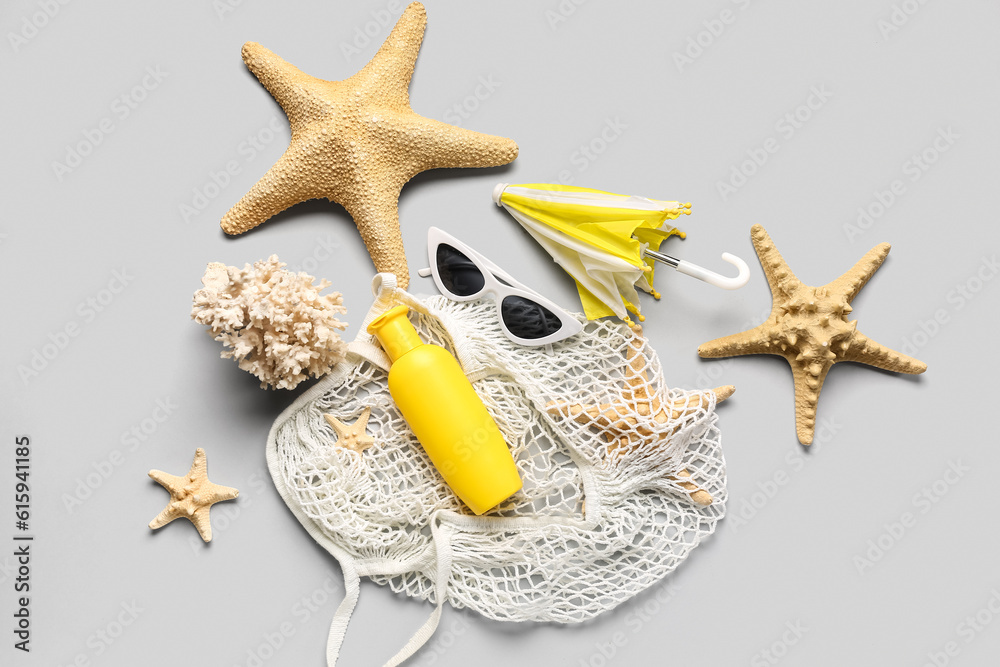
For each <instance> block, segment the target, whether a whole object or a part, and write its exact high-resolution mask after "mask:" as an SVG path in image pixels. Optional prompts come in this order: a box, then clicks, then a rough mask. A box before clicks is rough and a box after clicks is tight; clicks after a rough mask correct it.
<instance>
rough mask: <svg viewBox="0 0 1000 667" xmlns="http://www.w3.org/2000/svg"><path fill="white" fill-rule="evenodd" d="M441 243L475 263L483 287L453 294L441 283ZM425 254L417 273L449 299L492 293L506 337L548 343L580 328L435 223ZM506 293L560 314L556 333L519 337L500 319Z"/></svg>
mask: <svg viewBox="0 0 1000 667" xmlns="http://www.w3.org/2000/svg"><path fill="white" fill-rule="evenodd" d="M442 244H444V245H449V246H451V247H452V248H454V249H455V250H457V251H459V252H460V253H462V254H463V255H465V256H466V257H468V258H469V261H471V262H472V263H473V264H475V265H476V268H477V269H479V272H480V273H482V274H483V288H482V289H481V290H479V291H478V292H476V293H474V294H469V295H467V296H461V295H459V294H455V293H454V292H452V291H451V290H449V289H448V288H446V287H445V286H444V283H443V282H442V281H441V274H440V270H439V268H438V262H437V250H438V247H439V246H440V245H442ZM427 258H428V261H429V262H430V268H427V269H420V271H418V273H419V275H421V276H423V277H427V276H428V275H429V276H432V277H433V278H434V284H435V285H437V288H438V291H439V292H441V294H443V295H445V296H447V297H448V298H449V299H451V300H452V301H475V300H477V299H481V298H483V297H484V296H486V295H491V296H492V297H493V298H494V299H495V300H496V303H497V319H498V320H499V321H500V329H501V330H503V332H504V335H505V336H507V338H509V339H510V340H512V341H514V342H515V343H517V344H518V345H525V346H528V347H539V346H542V345H549V344H550V343H555V342H556V341H560V340H563V339H566V338H569V337H570V336H574V335H576V334H578V333H579V332H580V331H582V330H583V324H582V323H581V322H580V321H579V320H578V319H576V318H575V317H573V316H572V315H570V314H569V313H568V312H566V311H565V310H563V309H562V308H560V307H559V306H557V305H556V304H554V303H552V302H551V301H549V300H548V299H546V298H545V297H544V296H542V295H541V294H539V293H538V292H536V291H534V290H533V289H531V288H530V287H527V286H525V285H522V284H521V283H519V282H518V281H517V280H515V279H514V278H513V277H512V276H511V275H510V274H509V273H507V272H506V271H504V270H503V269H501V268H500V267H499V266H497V265H496V264H494V263H493V262H491V261H490V260H489V259H487V258H486V257H484V256H483V255H482V254H481V253H479V252H476V251H475V250H473V249H472V248H470V247H469V246H467V245H466V244H464V243H462V242H461V241H459V240H458V239H456V238H455V237H454V236H452V235H451V234H449V233H447V232H446V231H444V230H442V229H440V228H438V227H431V228H430V229H428V230H427ZM508 296H519V297H521V298H522V299H527V300H529V301H532V302H534V303H537V304H538V305H540V306H542V307H543V308H546V309H547V310H548V311H549V312H550V313H552V314H553V315H555V316H556V317H557V318H559V322H560V323H561V326H560V327H559V329H557V330H556V332H555V333H552V334H549V335H548V336H544V337H542V338H521V337H520V336H517V335H515V334H514V332H512V331H511V330H510V329H509V328H508V327H507V323H506V322H504V320H503V300H504V299H505V298H506V297H508Z"/></svg>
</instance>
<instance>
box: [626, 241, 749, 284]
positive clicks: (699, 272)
mask: <svg viewBox="0 0 1000 667" xmlns="http://www.w3.org/2000/svg"><path fill="white" fill-rule="evenodd" d="M645 256H646V257H649V258H650V259H655V260H656V261H657V262H663V263H664V264H666V265H667V266H670V267H673V268H674V269H676V270H678V271H680V272H681V273H683V274H686V275H689V276H691V277H692V278H697V279H698V280H703V281H705V282H706V283H708V284H709V285H715V286H716V287H721V288H722V289H739V288H740V287H743V286H744V285H746V284H747V281H748V280H750V267H748V266H747V263H746V262H744V261H743V260H742V259H740V258H739V257H737V256H736V255H731V254H730V253H728V252H724V253H722V259H723V261H725V262H729V263H730V264H732V265H733V266H735V267H736V268H737V269H739V275H737V276H736V277H735V278H727V277H726V276H723V275H720V274H718V273H716V272H715V271H709V270H708V269H706V268H703V267H700V266H698V265H697V264H692V263H691V262H688V261H685V260H683V259H677V258H676V257H671V256H670V255H665V254H663V253H662V252H656V251H655V250H649V249H648V248H647V249H646V252H645Z"/></svg>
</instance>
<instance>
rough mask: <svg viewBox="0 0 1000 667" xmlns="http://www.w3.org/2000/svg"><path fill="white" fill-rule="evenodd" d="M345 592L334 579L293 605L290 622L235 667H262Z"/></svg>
mask: <svg viewBox="0 0 1000 667" xmlns="http://www.w3.org/2000/svg"><path fill="white" fill-rule="evenodd" d="M343 590H344V587H343V586H342V585H341V582H340V581H339V580H338V579H335V578H334V577H333V576H329V577H327V578H326V579H325V580H324V581H323V583H321V584H320V585H319V586H317V587H316V588H314V589H313V590H312V591H311V592H310V593H307V594H305V595H303V596H302V597H300V598H299V599H298V600H296V601H295V602H293V603H292V606H291V608H290V609H289V611H288V618H286V619H285V620H284V621H282V622H281V623H279V624H278V625H276V626H275V627H274V628H272V629H271V630H269V631H267V632H265V633H264V634H263V635H261V638H260V641H259V642H257V643H256V644H255V645H254V646H251V647H250V648H248V649H247V650H246V653H245V654H244V655H245V657H244V658H243V659H242V662H239V663H234V665H237V666H242V667H262V665H264V664H265V663H267V662H268V661H270V660H271V659H272V658H274V656H275V655H277V654H278V652H279V651H280V650H281V649H282V647H283V646H285V644H287V643H288V640H289V639H291V638H292V637H294V636H295V633H296V632H297V631H298V629H299V628H300V627H301V626H303V625H305V624H306V623H308V622H309V621H310V620H311V619H312V618H313V616H315V615H316V614H317V613H318V612H320V611H322V610H323V609H324V608H325V607H326V606H327V605H328V604H329V603H330V600H332V599H334V598H339V597H340V596H341V595H342V594H343ZM286 663H287V661H284V660H283V661H280V664H286Z"/></svg>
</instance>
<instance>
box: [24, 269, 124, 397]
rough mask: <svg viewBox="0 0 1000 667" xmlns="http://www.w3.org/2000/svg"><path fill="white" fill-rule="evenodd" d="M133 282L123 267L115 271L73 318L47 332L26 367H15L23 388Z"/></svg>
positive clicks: (79, 308)
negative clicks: (44, 339) (45, 337)
mask: <svg viewBox="0 0 1000 667" xmlns="http://www.w3.org/2000/svg"><path fill="white" fill-rule="evenodd" d="M134 279H135V277H134V276H132V275H131V274H129V272H128V269H127V268H126V267H122V268H121V269H115V270H114V271H112V272H111V279H110V280H108V282H107V283H106V284H105V286H104V287H103V288H101V289H100V290H98V291H97V292H95V293H94V294H91V295H90V296H88V297H86V298H85V299H83V300H82V301H81V302H80V303H79V304H77V306H76V310H75V313H76V317H73V318H70V319H69V320H67V321H66V323H65V324H63V325H62V326H60V327H59V328H58V329H56V330H55V331H53V332H50V333H49V334H48V336H47V340H46V341H45V342H44V343H42V344H41V345H40V346H39V347H36V348H33V349H32V350H31V352H30V353H29V355H28V356H29V357H30V359H29V361H28V363H27V364H18V367H17V375H18V377H20V378H21V382H22V383H23V384H24V386H26V387H27V386H28V384H29V383H30V382H31V381H32V380H33V379H35V378H37V377H38V376H39V375H40V374H41V373H42V372H44V371H45V369H47V368H48V367H49V364H51V363H52V362H53V361H55V360H56V359H57V358H58V357H59V355H60V354H62V353H63V352H64V351H65V350H66V348H68V347H69V345H70V343H72V342H73V340H74V339H75V338H76V337H77V336H79V335H80V334H81V333H82V332H83V329H84V327H86V326H87V325H88V324H90V323H91V322H93V321H94V320H95V319H97V317H98V315H100V314H101V313H103V312H104V311H105V310H107V308H108V307H109V306H110V305H111V304H112V303H114V301H115V299H117V298H118V295H119V294H121V293H122V292H124V291H125V288H126V287H128V286H129V285H131V284H132V281H133V280H134Z"/></svg>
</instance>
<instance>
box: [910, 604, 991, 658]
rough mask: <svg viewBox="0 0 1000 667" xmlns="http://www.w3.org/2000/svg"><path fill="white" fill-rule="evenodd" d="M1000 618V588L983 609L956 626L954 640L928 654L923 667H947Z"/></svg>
mask: <svg viewBox="0 0 1000 667" xmlns="http://www.w3.org/2000/svg"><path fill="white" fill-rule="evenodd" d="M998 616H1000V587H995V588H993V589H992V590H990V597H989V599H987V600H986V602H985V603H984V604H983V606H982V607H980V608H979V609H977V610H976V611H975V612H974V613H972V614H969V615H967V616H966V617H965V618H964V619H962V620H961V621H960V622H959V623H958V624H957V625H956V626H955V631H954V635H955V638H954V639H949V640H948V641H946V642H945V643H944V644H942V645H941V646H940V647H938V648H936V649H934V650H932V651H930V652H928V653H927V660H926V661H925V662H924V663H923V665H922V666H921V667H947V666H948V665H950V664H951V663H952V660H953V659H954V658H957V657H958V656H959V655H961V654H962V650H963V649H964V648H966V647H967V646H968V645H969V644H971V643H972V642H974V641H976V637H979V636H980V635H981V634H983V632H985V631H986V628H988V627H989V626H990V625H991V624H992V623H993V621H995V620H996V619H997V617H998Z"/></svg>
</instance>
